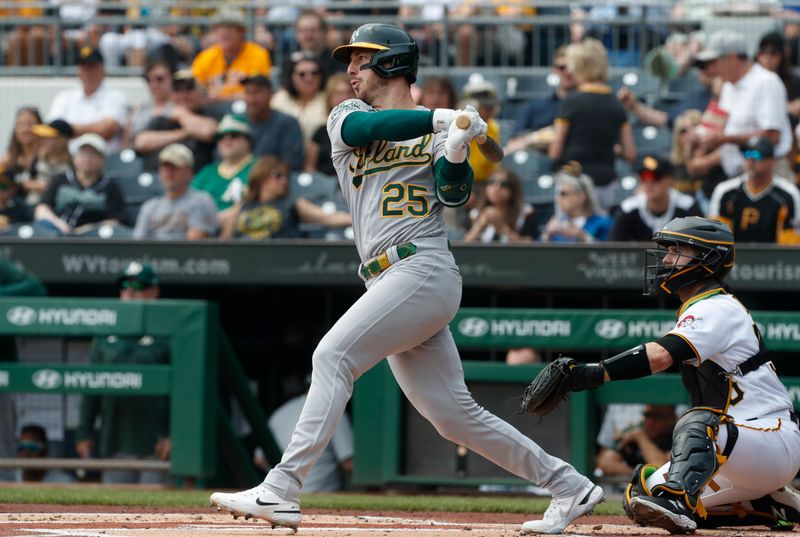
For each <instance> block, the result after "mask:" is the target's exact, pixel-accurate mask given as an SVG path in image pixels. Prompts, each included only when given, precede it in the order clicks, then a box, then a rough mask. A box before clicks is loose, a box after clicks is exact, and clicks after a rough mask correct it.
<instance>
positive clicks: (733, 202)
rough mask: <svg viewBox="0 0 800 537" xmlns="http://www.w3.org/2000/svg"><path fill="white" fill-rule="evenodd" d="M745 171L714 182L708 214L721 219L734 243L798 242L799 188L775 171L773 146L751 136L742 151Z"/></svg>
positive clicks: (765, 138) (762, 138) (761, 138)
mask: <svg viewBox="0 0 800 537" xmlns="http://www.w3.org/2000/svg"><path fill="white" fill-rule="evenodd" d="M742 153H743V157H744V159H745V173H743V174H742V175H740V176H739V177H734V178H733V179H729V180H727V181H724V182H722V183H720V184H719V185H717V188H715V189H714V193H713V194H712V196H711V203H710V205H709V208H708V217H709V218H716V219H717V220H720V221H722V222H725V223H726V224H727V225H728V227H730V228H731V230H732V231H733V236H734V238H735V239H736V242H737V243H741V242H772V243H778V244H798V243H800V234H798V231H799V230H800V221H798V210H800V191H798V189H797V187H796V186H795V184H794V182H792V181H789V180H788V179H785V178H784V177H781V176H779V175H777V174H776V173H775V145H774V144H773V143H772V140H771V139H770V138H769V137H767V136H753V137H751V138H750V139H749V140H748V141H747V143H746V144H745V145H744V148H743V150H742Z"/></svg>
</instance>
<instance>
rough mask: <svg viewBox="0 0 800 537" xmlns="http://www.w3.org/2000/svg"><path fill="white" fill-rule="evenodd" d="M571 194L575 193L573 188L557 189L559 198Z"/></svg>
mask: <svg viewBox="0 0 800 537" xmlns="http://www.w3.org/2000/svg"><path fill="white" fill-rule="evenodd" d="M573 194H575V191H574V190H559V191H558V196H559V197H561V198H564V197H566V196H571V195H573Z"/></svg>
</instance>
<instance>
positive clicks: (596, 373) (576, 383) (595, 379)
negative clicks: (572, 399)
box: [570, 364, 605, 392]
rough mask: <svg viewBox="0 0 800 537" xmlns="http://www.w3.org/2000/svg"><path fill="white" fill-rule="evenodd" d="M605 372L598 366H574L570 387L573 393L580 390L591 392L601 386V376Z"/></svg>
mask: <svg viewBox="0 0 800 537" xmlns="http://www.w3.org/2000/svg"><path fill="white" fill-rule="evenodd" d="M604 373H605V371H604V370H603V368H602V367H600V364H581V365H578V366H575V369H573V370H572V385H571V387H570V388H571V390H572V391H573V392H580V391H582V390H591V389H592V388H597V387H598V386H600V385H601V384H603V374H604Z"/></svg>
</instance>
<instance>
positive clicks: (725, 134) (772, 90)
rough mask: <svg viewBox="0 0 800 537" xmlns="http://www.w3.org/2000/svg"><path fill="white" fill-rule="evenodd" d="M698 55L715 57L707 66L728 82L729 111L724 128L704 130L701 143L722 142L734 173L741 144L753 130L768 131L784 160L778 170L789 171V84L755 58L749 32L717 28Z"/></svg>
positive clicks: (722, 104)
mask: <svg viewBox="0 0 800 537" xmlns="http://www.w3.org/2000/svg"><path fill="white" fill-rule="evenodd" d="M697 59H698V60H700V61H704V62H710V65H709V67H708V68H707V69H711V70H712V75H714V76H719V77H720V78H722V80H724V81H725V83H724V84H723V86H722V93H721V94H720V98H719V108H720V109H722V110H723V111H724V112H726V113H727V114H728V118H727V121H726V123H725V127H724V130H723V131H722V132H720V131H713V130H712V131H708V132H707V133H705V134H704V136H703V137H702V138H701V140H700V144H701V146H702V147H703V148H704V149H706V150H708V151H711V150H713V149H716V148H717V147H720V148H721V151H720V160H721V164H722V168H723V169H724V170H725V173H726V174H727V175H728V177H733V176H737V175H739V174H741V173H742V170H743V166H744V159H743V158H742V154H741V152H740V151H739V147H740V146H741V145H742V144H744V143H746V142H747V140H748V139H750V137H752V136H753V135H759V136H766V137H768V138H769V139H770V140H771V141H772V143H773V144H774V145H775V152H774V156H775V158H776V159H781V161H782V162H781V163H780V167H779V169H781V170H785V172H784V175H786V174H787V173H788V166H787V164H786V162H785V160H784V157H786V155H787V154H788V153H789V149H790V148H791V146H792V133H791V129H790V127H789V117H788V115H787V113H786V106H787V98H786V88H785V87H784V85H783V83H782V82H781V80H780V78H779V77H778V75H776V74H775V73H772V72H770V71H767V70H766V69H764V68H763V67H762V66H761V65H759V64H757V63H753V62H751V61H750V60H749V59H748V57H747V43H746V41H745V39H744V37H743V36H742V35H741V34H739V33H736V32H732V31H730V30H720V31H717V32H714V33H713V34H712V35H711V37H710V38H709V41H708V45H707V47H706V49H705V50H703V51H702V52H700V53H699V54H698V56H697Z"/></svg>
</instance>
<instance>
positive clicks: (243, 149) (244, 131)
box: [192, 114, 254, 211]
mask: <svg viewBox="0 0 800 537" xmlns="http://www.w3.org/2000/svg"><path fill="white" fill-rule="evenodd" d="M216 138H217V152H218V153H219V158H220V160H219V161H217V162H212V163H211V164H207V165H206V166H205V167H203V169H202V170H200V171H199V172H197V175H196V176H195V178H194V181H193V182H192V187H193V188H196V189H197V190H203V191H205V192H208V193H209V194H211V197H212V198H214V202H215V203H216V204H217V209H219V210H220V211H223V210H225V209H229V208H230V207H232V206H233V205H235V204H237V203H239V202H240V201H242V199H243V198H244V194H245V192H246V190H247V182H248V179H247V178H248V175H249V174H250V168H251V167H252V166H253V161H254V157H253V139H252V130H251V128H250V123H249V122H248V121H247V117H246V116H241V115H237V114H229V115H226V116H225V117H223V118H222V121H220V122H219V127H218V128H217V134H216Z"/></svg>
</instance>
